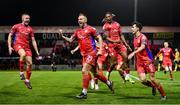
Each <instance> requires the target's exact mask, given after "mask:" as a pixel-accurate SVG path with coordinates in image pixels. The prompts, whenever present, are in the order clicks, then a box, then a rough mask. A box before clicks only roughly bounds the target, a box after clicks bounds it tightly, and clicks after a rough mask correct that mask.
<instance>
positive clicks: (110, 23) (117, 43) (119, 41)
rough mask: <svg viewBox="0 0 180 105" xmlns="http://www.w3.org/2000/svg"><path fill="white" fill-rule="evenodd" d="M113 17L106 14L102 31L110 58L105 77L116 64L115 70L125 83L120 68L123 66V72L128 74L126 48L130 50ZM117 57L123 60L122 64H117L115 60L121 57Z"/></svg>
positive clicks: (111, 14) (108, 13)
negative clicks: (104, 34)
mask: <svg viewBox="0 0 180 105" xmlns="http://www.w3.org/2000/svg"><path fill="white" fill-rule="evenodd" d="M114 16H115V15H114V14H113V13H111V12H107V13H106V14H105V18H104V21H105V24H104V25H103V30H104V31H105V33H106V35H107V37H106V40H107V41H108V49H109V56H110V67H109V70H108V72H107V74H106V75H107V77H109V75H110V72H111V70H112V69H113V68H114V67H113V66H114V65H116V63H117V66H116V70H118V71H119V73H120V75H121V77H122V78H123V80H124V81H125V77H124V72H123V71H122V70H121V67H122V66H123V70H125V71H128V72H127V73H129V71H130V69H129V66H128V60H127V48H128V49H129V50H130V51H131V48H130V46H129V45H128V44H127V43H126V40H125V38H124V36H123V35H122V31H121V26H120V24H119V23H118V22H116V21H114V20H113V17H114ZM118 56H121V57H122V58H123V64H122V62H118V61H120V60H117V59H118V58H120V59H121V57H118ZM129 78H130V77H129Z"/></svg>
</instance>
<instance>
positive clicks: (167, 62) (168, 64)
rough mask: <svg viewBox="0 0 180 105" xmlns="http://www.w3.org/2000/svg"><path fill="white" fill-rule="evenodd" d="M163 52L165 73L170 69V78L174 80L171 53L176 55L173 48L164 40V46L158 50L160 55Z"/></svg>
mask: <svg viewBox="0 0 180 105" xmlns="http://www.w3.org/2000/svg"><path fill="white" fill-rule="evenodd" d="M161 53H162V54H163V66H164V68H165V70H164V73H165V74H166V72H167V71H169V75H170V80H173V76H172V61H171V55H172V56H173V57H174V53H173V51H172V49H171V48H170V47H169V44H168V42H164V48H162V49H161V50H160V51H159V52H158V54H157V56H159V54H161ZM155 58H156V57H155Z"/></svg>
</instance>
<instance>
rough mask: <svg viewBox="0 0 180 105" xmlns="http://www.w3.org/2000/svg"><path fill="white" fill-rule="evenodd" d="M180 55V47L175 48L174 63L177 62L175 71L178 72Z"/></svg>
mask: <svg viewBox="0 0 180 105" xmlns="http://www.w3.org/2000/svg"><path fill="white" fill-rule="evenodd" d="M179 60H180V55H179V50H178V48H176V49H175V59H174V63H175V68H174V72H176V70H177V68H178V67H179V68H180V62H179Z"/></svg>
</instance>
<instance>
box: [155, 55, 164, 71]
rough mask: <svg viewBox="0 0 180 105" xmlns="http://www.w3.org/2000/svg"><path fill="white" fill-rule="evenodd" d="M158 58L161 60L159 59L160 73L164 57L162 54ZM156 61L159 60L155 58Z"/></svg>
mask: <svg viewBox="0 0 180 105" xmlns="http://www.w3.org/2000/svg"><path fill="white" fill-rule="evenodd" d="M157 57H158V58H159V59H158V71H160V70H161V68H162V61H163V55H162V53H161V54H159V55H158V56H157ZM156 59H157V58H156V57H155V60H156Z"/></svg>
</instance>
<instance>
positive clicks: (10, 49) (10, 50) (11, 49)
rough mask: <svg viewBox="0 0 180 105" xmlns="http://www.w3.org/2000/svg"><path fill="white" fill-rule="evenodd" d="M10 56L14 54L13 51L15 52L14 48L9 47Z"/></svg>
mask: <svg viewBox="0 0 180 105" xmlns="http://www.w3.org/2000/svg"><path fill="white" fill-rule="evenodd" d="M8 50H9V55H11V54H12V51H13V50H14V49H13V48H12V47H9V49H8Z"/></svg>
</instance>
